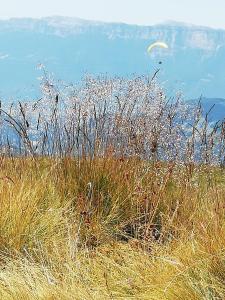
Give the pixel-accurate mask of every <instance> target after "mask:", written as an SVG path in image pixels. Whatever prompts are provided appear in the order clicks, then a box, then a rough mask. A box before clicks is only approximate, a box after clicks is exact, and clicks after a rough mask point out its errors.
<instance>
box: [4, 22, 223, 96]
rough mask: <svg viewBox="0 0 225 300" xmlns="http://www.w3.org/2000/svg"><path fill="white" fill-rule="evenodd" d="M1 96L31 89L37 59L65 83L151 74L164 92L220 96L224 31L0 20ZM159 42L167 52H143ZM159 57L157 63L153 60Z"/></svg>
mask: <svg viewBox="0 0 225 300" xmlns="http://www.w3.org/2000/svg"><path fill="white" fill-rule="evenodd" d="M0 38H1V46H0V91H1V95H2V96H4V95H8V96H15V95H23V96H24V95H31V94H32V91H33V93H34V94H35V93H36V87H37V86H38V81H37V80H36V78H37V77H39V76H40V71H38V70H37V68H36V66H37V65H38V64H39V63H43V64H45V65H46V67H47V69H48V70H49V71H51V72H53V73H54V75H55V76H56V77H57V78H59V79H63V80H66V81H67V82H74V81H76V80H78V79H80V78H81V77H82V76H83V74H84V73H85V72H87V73H92V74H100V73H107V74H109V75H115V74H116V75H121V76H127V75H130V74H132V73H137V74H143V73H149V74H152V73H153V72H154V70H156V69H157V68H158V67H159V66H160V68H161V72H160V75H159V76H160V79H161V80H162V81H164V82H165V86H166V87H167V88H168V89H169V92H171V94H172V93H174V91H177V90H182V92H183V93H184V94H185V96H186V97H187V98H198V97H199V96H200V95H204V96H205V97H212V98H215V97H221V98H223V97H224V96H225V91H224V82H225V75H224V63H223V57H224V56H225V31H224V30H215V29H210V28H206V27H197V26H192V25H186V24H180V23H174V22H170V23H165V24H159V25H155V26H137V25H127V24H117V23H103V22H92V21H85V20H81V19H77V18H66V17H49V18H43V19H9V20H1V21H0ZM155 40H163V41H165V42H167V43H168V44H169V46H170V49H169V51H162V50H161V51H160V50H159V51H158V50H156V51H154V52H153V53H152V55H151V56H149V55H148V54H147V53H146V48H147V46H148V45H149V44H150V43H151V42H153V41H155ZM159 61H162V64H161V65H159V64H158V62H159Z"/></svg>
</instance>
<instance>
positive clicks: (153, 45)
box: [147, 42, 169, 53]
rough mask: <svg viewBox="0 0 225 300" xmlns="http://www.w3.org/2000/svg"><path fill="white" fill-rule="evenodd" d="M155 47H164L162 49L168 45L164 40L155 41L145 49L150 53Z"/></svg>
mask: <svg viewBox="0 0 225 300" xmlns="http://www.w3.org/2000/svg"><path fill="white" fill-rule="evenodd" d="M155 47H160V48H164V49H168V48H169V46H168V45H167V44H166V43H164V42H155V43H153V44H151V45H150V46H149V47H148V49H147V51H148V53H150V52H151V51H152V49H153V48H155Z"/></svg>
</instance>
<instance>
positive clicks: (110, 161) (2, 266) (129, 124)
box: [0, 77, 225, 300]
mask: <svg viewBox="0 0 225 300" xmlns="http://www.w3.org/2000/svg"><path fill="white" fill-rule="evenodd" d="M42 89H43V97H42V99H39V100H38V101H36V102H30V103H18V104H14V105H11V106H10V105H9V106H6V107H4V105H2V107H1V114H0V116H1V127H0V130H1V143H0V146H1V157H0V165H1V169H0V201H1V203H0V230H1V232H0V241H1V243H0V247H1V249H0V257H1V261H0V298H1V299H6V300H7V299H43V300H47V299H49V300H50V299H77V300H78V299H79V300H85V299H86V300H89V299H141V300H142V299H146V300H148V299H150V300H151V299H152V300H162V299H168V300H174V299H177V300H178V299H179V300H181V299H184V300H187V299H193V300H197V299H199V300H200V299H204V300H209V299H210V300H212V299H215V300H216V299H221V300H222V299H224V298H225V284H224V283H225V234H224V232H225V202H224V201H225V170H224V139H225V136H224V132H225V129H224V125H225V124H224V121H221V122H218V123H217V124H210V123H209V122H208V115H207V114H206V115H204V114H203V113H202V110H201V105H200V104H199V105H197V106H196V107H195V108H193V107H191V108H190V107H187V106H186V105H185V104H184V103H183V102H182V101H181V100H180V98H179V96H178V98H176V99H171V100H170V101H169V100H168V99H167V98H166V96H165V94H164V92H163V90H162V89H161V88H160V87H159V86H158V84H157V83H156V82H155V78H154V77H153V78H152V79H151V80H149V79H146V78H134V79H132V80H129V81H128V80H127V81H126V80H124V79H120V78H115V79H106V78H105V79H93V78H89V79H87V81H85V82H84V85H83V86H79V87H72V90H71V87H70V88H69V91H68V90H67V89H66V88H65V89H58V88H56V86H55V84H54V83H53V82H50V80H49V79H47V78H44V80H43V85H42Z"/></svg>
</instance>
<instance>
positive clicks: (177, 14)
mask: <svg viewBox="0 0 225 300" xmlns="http://www.w3.org/2000/svg"><path fill="white" fill-rule="evenodd" d="M51 15H63V16H74V17H80V18H85V19H92V20H102V21H110V22H111V21H113V22H126V23H134V24H145V25H151V24H155V23H159V22H163V21H167V20H175V21H180V22H186V23H193V24H198V25H205V26H211V27H215V28H224V29H225V0H7V1H1V9H0V18H10V17H44V16H51Z"/></svg>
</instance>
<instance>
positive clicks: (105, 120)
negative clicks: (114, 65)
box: [0, 72, 225, 165]
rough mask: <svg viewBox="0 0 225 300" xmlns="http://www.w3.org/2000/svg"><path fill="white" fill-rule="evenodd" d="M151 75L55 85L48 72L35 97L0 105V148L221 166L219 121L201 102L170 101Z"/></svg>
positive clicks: (224, 131)
mask: <svg viewBox="0 0 225 300" xmlns="http://www.w3.org/2000/svg"><path fill="white" fill-rule="evenodd" d="M155 78H156V74H155V75H154V76H153V77H152V78H148V77H134V78H132V79H124V78H117V77H116V78H107V77H98V78H93V77H86V78H85V79H84V80H83V82H82V83H81V84H78V85H76V86H72V85H70V86H66V85H61V86H60V84H57V83H55V82H54V80H52V79H50V78H49V77H48V75H47V73H45V72H44V76H43V78H42V81H41V91H42V97H41V98H40V99H39V100H38V101H30V102H26V103H25V102H23V103H20V102H18V103H17V104H11V105H8V106H7V107H2V108H1V116H0V118H1V119H0V122H1V123H0V130H1V140H0V146H1V151H2V152H4V153H6V154H8V155H12V154H13V155H32V156H34V157H35V156H40V155H44V156H46V155H47V156H60V157H64V156H76V157H80V156H91V157H93V156H105V155H107V153H109V152H110V153H113V155H116V156H119V157H127V156H138V157H140V158H145V159H152V160H166V161H176V162H183V163H193V162H199V163H206V164H220V165H223V164H224V152H225V151H224V150H225V142H224V141H225V123H224V120H222V121H220V122H218V123H216V124H210V123H209V121H208V114H206V115H205V116H203V113H202V107H201V104H200V103H199V105H197V106H192V107H191V106H190V105H187V104H185V102H184V101H182V99H181V96H179V95H178V96H176V97H175V98H174V99H168V98H167V97H166V95H165V93H164V91H163V89H162V88H161V87H160V86H159V84H158V83H157V81H156V79H155Z"/></svg>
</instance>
